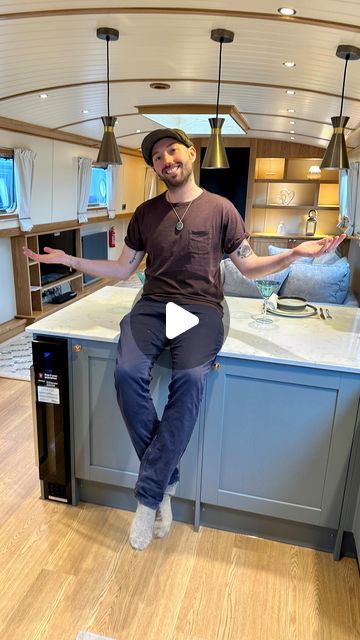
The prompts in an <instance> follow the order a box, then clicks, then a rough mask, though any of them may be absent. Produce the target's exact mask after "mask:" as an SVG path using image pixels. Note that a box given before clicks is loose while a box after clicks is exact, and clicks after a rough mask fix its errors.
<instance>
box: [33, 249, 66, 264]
mask: <svg viewBox="0 0 360 640" xmlns="http://www.w3.org/2000/svg"><path fill="white" fill-rule="evenodd" d="M44 251H45V253H35V252H34V251H31V249H29V248H28V247H23V253H24V255H25V256H27V257H28V258H30V259H31V260H35V261H36V262H45V263H46V264H65V265H66V266H70V265H69V258H70V256H68V255H67V254H66V253H65V252H64V251H61V250H60V249H51V247H44Z"/></svg>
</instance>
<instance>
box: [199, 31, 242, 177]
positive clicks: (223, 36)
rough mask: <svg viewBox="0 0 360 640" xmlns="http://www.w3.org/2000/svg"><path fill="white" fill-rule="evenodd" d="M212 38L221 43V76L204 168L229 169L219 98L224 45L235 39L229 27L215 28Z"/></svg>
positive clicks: (210, 121)
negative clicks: (222, 131)
mask: <svg viewBox="0 0 360 640" xmlns="http://www.w3.org/2000/svg"><path fill="white" fill-rule="evenodd" d="M211 40H214V41H215V42H219V43H220V53H219V78H218V88H217V98H216V117H215V118H209V123H210V127H211V135H210V139H209V144H208V146H207V149H206V153H205V157H204V160H203V163H202V168H203V169H228V168H229V162H228V159H227V155H226V151H225V147H224V142H223V139H222V137H221V128H222V126H223V124H224V121H225V119H224V118H219V117H218V116H219V98H220V84H221V82H220V80H221V54H222V46H223V44H224V42H225V43H227V42H232V41H233V40H234V33H233V31H228V30H227V29H213V30H212V32H211Z"/></svg>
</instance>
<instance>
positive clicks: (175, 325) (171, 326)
mask: <svg viewBox="0 0 360 640" xmlns="http://www.w3.org/2000/svg"><path fill="white" fill-rule="evenodd" d="M197 324H199V318H198V317H197V316H196V315H195V314H193V313H190V311H186V309H183V308H182V307H179V305H178V304H175V303H174V302H168V303H167V304H166V324H165V334H166V337H167V338H168V339H169V340H171V339H172V338H176V337H177V336H179V335H181V334H182V333H185V331H189V329H192V328H193V327H196V325H197Z"/></svg>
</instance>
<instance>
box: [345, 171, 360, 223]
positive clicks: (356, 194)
mask: <svg viewBox="0 0 360 640" xmlns="http://www.w3.org/2000/svg"><path fill="white" fill-rule="evenodd" d="M359 180H360V162H350V169H349V175H348V216H349V220H350V225H351V233H354V235H357V234H360V185H359Z"/></svg>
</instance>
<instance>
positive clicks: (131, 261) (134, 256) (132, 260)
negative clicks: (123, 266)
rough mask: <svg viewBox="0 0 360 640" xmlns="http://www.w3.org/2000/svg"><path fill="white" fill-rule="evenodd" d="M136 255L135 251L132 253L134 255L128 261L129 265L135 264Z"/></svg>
mask: <svg viewBox="0 0 360 640" xmlns="http://www.w3.org/2000/svg"><path fill="white" fill-rule="evenodd" d="M136 254H137V251H134V255H133V257H132V258H131V260H129V264H132V263H133V262H135V258H136Z"/></svg>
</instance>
